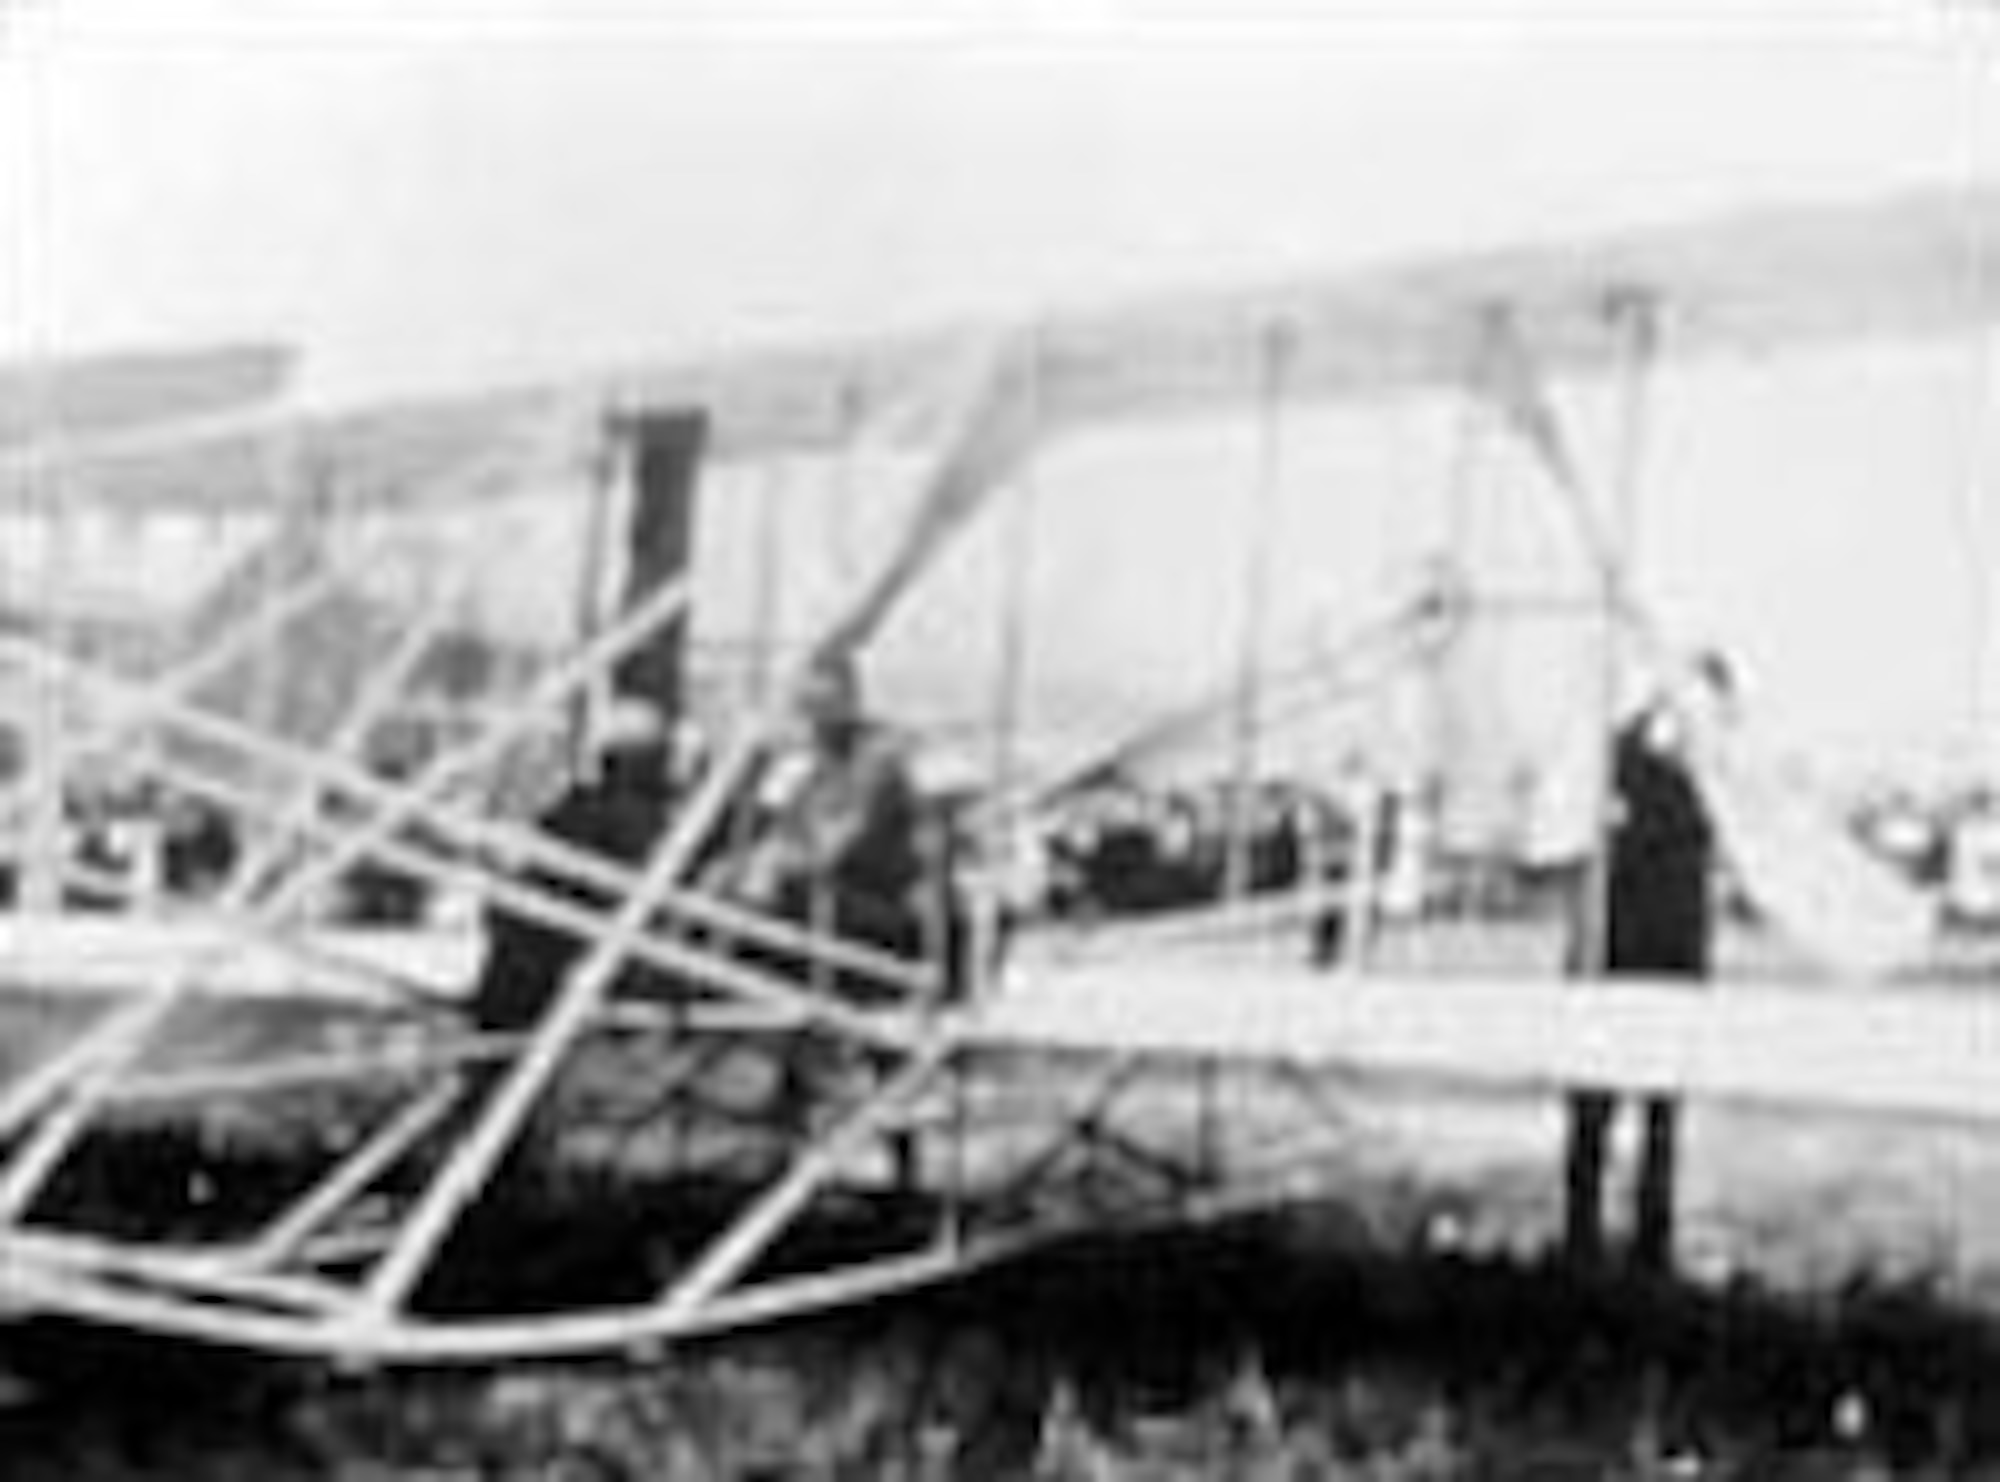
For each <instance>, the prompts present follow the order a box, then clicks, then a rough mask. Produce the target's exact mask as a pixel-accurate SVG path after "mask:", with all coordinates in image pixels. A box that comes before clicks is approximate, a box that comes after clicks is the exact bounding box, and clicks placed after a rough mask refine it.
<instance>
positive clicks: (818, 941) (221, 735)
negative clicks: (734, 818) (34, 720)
mask: <svg viewBox="0 0 2000 1482" xmlns="http://www.w3.org/2000/svg"><path fill="white" fill-rule="evenodd" d="M667 620H669V619H668V618H665V617H663V618H662V619H661V621H667ZM4 641H5V640H4V639H0V643H4ZM635 641H637V640H636V639H635ZM43 662H46V663H61V662H63V661H60V660H54V659H46V658H45V659H44V660H43ZM67 673H68V677H69V678H70V679H71V680H72V681H73V682H75V683H78V684H80V685H83V686H85V687H87V688H91V689H94V690H98V691H100V692H102V693H105V694H107V695H111V696H113V697H116V696H118V695H119V694H120V692H121V687H122V685H123V683H124V682H123V681H120V680H118V679H116V678H115V677H113V676H108V675H99V674H94V673H90V672H87V671H83V670H81V669H78V668H75V667H71V668H70V669H69V670H68V671H67ZM588 682H589V677H588V676H586V677H583V678H581V679H579V681H578V683H579V684H585V683H588ZM162 708H163V712H164V713H165V715H166V717H167V718H168V719H169V720H171V721H172V722H173V723H175V724H178V725H180V726H182V727H183V728H185V729H187V730H189V731H190V732H192V733H193V734H195V735H197V736H199V737H201V738H202V739H204V740H206V741H208V742H210V743H212V744H216V745H220V746H225V747H231V748H234V749H236V750H238V751H240V752H242V753H244V754H246V755H249V756H251V757H253V758H254V759H256V760H258V761H260V762H262V763H264V764H266V765H269V766H272V767H276V768H279V769H282V770H286V771H289V772H292V773H295V774H302V775H303V776H305V777H306V778H307V779H308V780H310V781H311V782H313V783H314V784H315V785H316V786H318V787H323V788H325V789H326V790H328V791H329V792H331V793H336V794H339V795H342V796H351V797H355V798H358V799H361V800H363V801H365V802H367V803H368V804H369V805H370V806H371V807H372V808H374V809H376V810H377V812H376V814H375V816H374V817H373V818H371V819H370V820H369V821H368V822H367V823H364V824H353V825H349V824H343V823H338V822H335V821H332V820H329V819H326V818H324V817H320V816H315V815H311V814H303V813H298V812H296V810H295V812H294V815H293V816H291V817H289V818H287V820H286V822H285V826H286V827H287V828H288V829H289V830H290V831H291V832H294V833H301V834H310V835H312V836H314V837H316V838H318V839H319V840H321V841H332V842H333V843H334V844H335V845H336V847H337V848H338V850H339V860H340V863H341V866H342V867H344V865H345V863H346V862H348V861H349V860H351V858H352V857H354V856H355V855H356V854H359V853H366V852H373V853H376V854H379V855H382V856H383V857H385V858H393V859H394V861H395V862H396V863H398V864H399V865H401V866H402V867H404V868H409V869H412V870H413V871H415V872H417V873H419V874H422V875H424V876H425V877H426V878H439V877H440V876H441V874H442V871H441V870H440V869H439V866H438V864H437V861H436V858H435V856H434V855H433V854H432V853H431V852H430V851H429V850H428V849H416V848H413V847H412V846H410V845H408V844H406V843H404V842H402V841H400V840H398V839H397V838H395V837H394V835H393V833H388V834H385V833H384V832H383V830H382V827H381V819H382V815H384V814H394V815H397V826H398V827H400V826H401V825H402V824H403V823H404V822H405V821H406V820H407V821H408V822H413V823H415V824H418V825H421V826H423V827H425V828H428V829H430V830H431V831H432V832H434V833H435V834H436V835H438V836H439V840H440V844H441V845H443V846H447V847H450V846H456V847H461V848H465V849H468V850H471V849H490V850H492V851H494V852H496V853H501V854H504V855H507V856H510V857H513V858H516V859H520V860H522V861H523V862H524V863H529V864H533V865H535V866H537V867H539V868H540V869H543V870H547V871H550V872H553V873H557V874H560V875H562V876H563V877H564V878H566V879H571V880H574V881H576V882H577V883H579V884H585V885H588V886H590V887H591V888H592V889H594V890H596V891H600V892H602V893H604V894H606V895H609V896H614V897H616V896H623V895H625V894H627V893H629V892H630V891H631V890H632V889H633V887H634V886H635V885H636V883H637V874H636V872H634V871H632V870H630V869H628V868H626V867H624V866H622V865H618V864H615V863H613V862H611V861H608V860H605V859H602V858H600V857H598V856H595V855H593V854H591V853H590V852H589V851H587V850H582V849H579V848H576V847H575V846H572V845H568V844H564V843H562V842H561V841H558V840H556V839H553V838H551V837H549V836H548V835H546V834H542V833H540V832H538V831H536V830H535V829H533V828H530V827H526V826H522V825H515V824H509V823H506V822H504V821H500V820H493V819H487V818H482V817H480V816H477V815H475V814H472V813H470V812H467V811H465V810H461V809H458V808H454V807H453V806H451V805H450V804H449V803H448V802H447V801H443V800H439V799H435V798H432V797H429V796H427V795H424V794H423V793H422V792H420V791H418V790H413V789H411V788H399V787H396V786H394V785H391V784H388V783H384V782H382V781H380V780H379V779H377V778H375V777H373V776H371V775H370V774H369V773H368V772H367V771H366V769H365V768H362V767H359V766H357V765H352V764H349V765H343V764H342V763H341V762H340V761H339V760H338V759H337V758H331V757H328V756H325V755H323V754H321V753H318V752H314V751H310V750H308V749H306V748H303V747H299V746H294V745H289V744H287V743H284V742H282V741H279V740H277V739H275V738H272V737H270V736H267V735H265V734H264V733H262V732H259V731H257V730H255V729H253V728H250V727H247V726H244V725H242V724H240V723H238V722H234V721H231V720H229V719H227V718H226V717H222V716H219V715H215V714H212V713H210V712H207V711H204V710H201V709H199V708H196V707H192V706H187V705H175V706H164V707H162ZM162 770H164V771H166V772H168V773H169V775H172V776H174V777H175V778H176V780H177V781H179V782H180V783H181V784H182V785H183V786H186V787H189V788H191V789H194V790H198V791H202V792H205V793H207V794H210V795H216V796H221V797H223V799H224V800H225V801H228V802H230V803H232V804H239V805H240V804H248V805H253V806H254V805H257V804H259V803H260V802H261V799H260V798H258V796H257V795H256V794H255V792H254V791H253V790H251V789H249V788H247V787H241V786H233V785H232V784H230V783H229V782H228V781H227V780H226V779H224V778H220V777H216V776H211V775H209V774H207V773H205V772H203V771H202V770H200V769H198V768H193V767H173V766H172V765H170V764H168V765H164V766H163V768H162ZM356 834H361V835H364V836H365V838H366V839H367V841H368V842H367V843H365V844H357V843H355V842H353V838H354V835H356ZM378 836H379V837H378ZM663 909H664V913H665V914H666V915H668V916H669V917H673V918H678V919H681V920H683V921H685V922H686V923H687V924H689V925H694V926H700V927H703V928H706V929H710V930H714V931H718V932H721V933H723V934H725V935H728V936H731V937H734V938H736V939H737V940H739V941H742V942H746V943H751V944H756V945H760V946H763V947H766V948H769V949H771V950H775V951H779V952H790V953H798V954H804V955H808V956H817V957H821V958H824V959H825V960H826V962H827V964H828V966H829V967H831V968H833V969H835V970H837V971H843V972H849V973H858V974H861V975H864V976H867V977H868V978H870V979H871V980H873V981H876V982H880V983H882V984H884V985H886V986H891V987H895V988H898V989H900V990H902V991H904V992H907V993H911V994H919V995H926V996H930V995H934V994H935V993H936V992H937V989H938V974H937V972H936V971H935V969H934V968H931V967H928V966H926V965H923V964H913V963H911V962H908V961H906V960H904V959H902V958H900V957H897V956H895V955H893V954H890V953H887V952H883V951H881V950H879V949H875V948H870V947H867V946H865V945H862V944H858V943H852V942H845V941H841V940H838V939H835V938H832V937H829V936H828V935H826V934H825V933H823V932H813V931H811V930H809V929H807V928H803V927H799V926H796V925H794V924H792V923H789V922H785V921H782V920H779V919H777V918H774V917H770V916H767V915H764V914H761V913H758V912H756V911H753V910H751V909H749V908H747V907H744V906H739V905H735V904H733V903H731V902H729V901H726V900H723V899H721V898H719V897H716V896H713V895H709V894H705V893H702V892H698V891H693V890H687V889H676V890H673V891H670V892H669V893H667V895H666V896H665V897H664V899H663ZM219 914H222V915H223V916H224V918H225V919H227V915H228V913H227V912H226V911H224V912H221V913H219Z"/></svg>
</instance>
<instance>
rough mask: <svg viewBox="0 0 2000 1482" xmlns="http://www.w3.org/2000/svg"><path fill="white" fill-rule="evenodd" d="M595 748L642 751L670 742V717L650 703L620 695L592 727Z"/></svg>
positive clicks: (599, 712)
mask: <svg viewBox="0 0 2000 1482" xmlns="http://www.w3.org/2000/svg"><path fill="white" fill-rule="evenodd" d="M591 739H592V742H593V744H594V749H595V750H597V751H600V752H604V751H642V750H645V749H646V748H648V747H655V746H661V745H664V744H665V743H666V740H667V722H666V717H665V716H663V715H662V714H661V713H660V709H659V707H658V706H657V705H655V704H653V703H652V702H651V701H650V700H641V699H638V698H636V697H634V696H631V695H619V696H616V697H614V698H613V699H611V700H610V701H609V702H607V703H606V704H605V705H604V706H603V707H602V708H600V709H599V711H598V712H597V715H596V716H595V718H594V719H593V722H592V725H591Z"/></svg>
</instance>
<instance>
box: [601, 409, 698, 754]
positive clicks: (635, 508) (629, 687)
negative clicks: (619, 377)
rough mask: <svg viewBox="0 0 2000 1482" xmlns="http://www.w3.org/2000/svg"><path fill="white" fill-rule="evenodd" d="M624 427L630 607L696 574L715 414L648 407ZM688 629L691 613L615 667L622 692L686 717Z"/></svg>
mask: <svg viewBox="0 0 2000 1482" xmlns="http://www.w3.org/2000/svg"><path fill="white" fill-rule="evenodd" d="M620 431H621V432H622V433H623V435H624V436H625V437H626V438H628V439H629V440H630V457H631V464H630V467H631V470H632V489H633V500H632V522H631V525H630V527H629V529H628V530H627V532H626V552H627V562H626V579H625V590H624V592H623V593H622V594H621V595H620V599H619V605H620V609H621V610H624V611H629V610H630V609H631V608H632V607H633V606H634V605H635V604H637V603H639V602H642V601H644V600H645V599H646V597H647V596H649V595H650V594H651V593H653V592H655V591H657V590H658V589H659V588H660V586H661V585H662V584H664V583H667V582H671V581H673V580H675V579H676V578H678V577H680V576H682V575H684V574H685V573H686V572H687V571H688V568H689V564H690V562H691V560H692V557H693V547H694V504H695V493H696V488H697V485H698V482H699V476H700V471H701V456H702V452H703V449H704V448H705V446H706V444H707V441H708V417H707V414H706V413H704V412H701V411H671V412H647V413H643V414H639V415H635V416H632V417H629V418H626V419H624V420H622V421H621V423H620ZM687 632H688V624H687V617H686V615H685V614H683V615H682V616H680V617H678V618H676V619H675V620H674V621H673V622H671V623H667V624H665V625H664V626H662V627H661V628H660V630H659V631H658V632H656V633H655V634H654V635H653V636H652V637H650V638H649V639H648V640H647V641H646V642H645V643H643V644H641V645H640V646H639V647H638V648H636V649H634V650H633V651H632V652H631V653H630V654H628V655H627V656H626V657H625V659H624V660H623V661H622V662H621V663H620V664H619V665H618V666H617V668H616V669H615V670H614V671H613V674H612V689H613V691H614V693H616V694H617V695H619V696H622V697H629V698H637V699H645V700H648V701H650V702H651V703H652V704H654V705H655V706H657V707H658V708H659V710H660V712H661V713H662V714H663V715H665V716H667V717H668V718H669V719H678V718H679V716H680V714H681V710H682V705H683V702H684V700H685V691H686V683H687V660H686V650H687Z"/></svg>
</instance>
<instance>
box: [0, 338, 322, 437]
mask: <svg viewBox="0 0 2000 1482" xmlns="http://www.w3.org/2000/svg"><path fill="white" fill-rule="evenodd" d="M295 359H296V357H295V356H294V354H293V353H292V351H291V350H290V349H288V348H286V347H284V346H280V345H214V346H206V347H203V348H201V349H196V350H143V351H123V352H115V353H105V354H97V355H82V356H76V357H73V358H63V359H56V360H47V361H34V360H26V361H19V362H14V363H11V364H0V456H7V455H10V454H11V455H13V456H15V457H19V456H20V455H21V454H22V453H23V452H24V451H25V450H27V449H29V448H34V447H40V448H41V449H43V450H45V451H46V450H48V449H50V448H56V449H59V448H61V447H63V446H64V445H67V444H71V443H78V442H85V443H87V442H88V441H89V440H90V439H92V438H96V437H100V436H106V435H114V434H118V433H123V432H129V431H134V430H138V429H144V428H149V427H157V426H160V425H162V424H169V423H172V422H175V421H179V420H181V419H184V418H191V417H204V416H211V415H216V414H220V413H225V412H236V411H241V410H244V409H245V408H248V407H253V406H256V405H258V404H260V403H262V402H265V401H268V400H269V399H270V398H272V397H274V396H277V395H279V394H280V393H281V392H282V391H283V390H284V389H285V387H286V386H287V385H288V384H289V382H290V380H291V376H292V371H293V367H294V363H295Z"/></svg>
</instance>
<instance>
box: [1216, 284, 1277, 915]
mask: <svg viewBox="0 0 2000 1482" xmlns="http://www.w3.org/2000/svg"><path fill="white" fill-rule="evenodd" d="M1293 348H1294V346H1293V336H1292V331H1291V329H1290V327H1289V326H1287V325H1285V324H1283V323H1279V322H1274V323H1272V324H1271V325H1270V326H1269V327H1268V328H1267V329H1266V330H1265V332H1264V333H1263V334H1262V335H1261V336H1260V337H1259V341H1258V360H1257V378H1258V386H1257V447H1256V463H1255V467H1254V470H1253V475H1252V482H1251V489H1250V498H1251V506H1250V511H1249V522H1248V535H1247V538H1246V540H1245V542H1244V548H1243V558H1242V559H1243V564H1242V569H1241V572H1240V581H1241V588H1240V592H1241V602H1242V607H1241V612H1242V618H1241V625H1240V627H1239V629H1238V633H1237V656H1236V673H1237V695H1236V706H1235V726H1234V736H1233V738H1232V740H1233V745H1232V751H1233V756H1232V767H1231V770H1232V773H1233V776H1232V778H1231V799H1230V804H1229V819H1228V827H1229V846H1228V854H1227V856H1226V863H1225V865H1224V875H1223V882H1224V884H1223V896H1224V899H1226V900H1235V899H1239V898H1241V897H1242V896H1244V895H1246V894H1248V891H1249V887H1250V883H1251V882H1250V845H1251V827H1252V823H1253V813H1254V804H1253V800H1252V797H1251V791H1252V789H1253V787H1254V786H1255V785H1256V782H1257V776H1258V773H1259V771H1260V770H1261V765H1262V756H1261V754H1260V753H1261V749H1262V748H1261V741H1262V736H1261V734H1260V731H1261V722H1262V714H1261V712H1262V707H1263V698H1264V696H1263V676H1262V672H1261V668H1262V666H1261V664H1260V662H1259V660H1260V658H1261V656H1262V651H1263V646H1264V630H1265V628H1266V627H1267V626H1268V624H1269V620H1270V595H1271V594H1270V587H1271V566H1272V560H1273V553H1274V546H1275V543H1276V541H1275V537H1276V528H1275V527H1276V523H1277V513H1278V511H1277V503H1278V494H1279V490H1280V488H1281V486H1282V483H1283V479H1284V472H1285V470H1284V461H1285V432H1286V426H1285V423H1286V415H1285V414H1286V411H1287V407H1286V399H1287V393H1288V391H1289V385H1288V382H1289V378H1290V374H1291V358H1292V353H1293Z"/></svg>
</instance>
